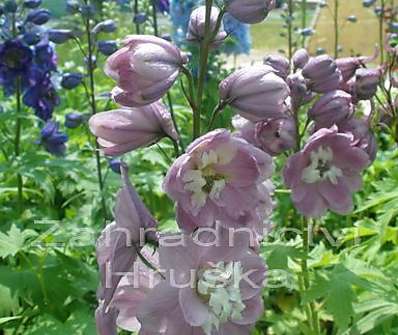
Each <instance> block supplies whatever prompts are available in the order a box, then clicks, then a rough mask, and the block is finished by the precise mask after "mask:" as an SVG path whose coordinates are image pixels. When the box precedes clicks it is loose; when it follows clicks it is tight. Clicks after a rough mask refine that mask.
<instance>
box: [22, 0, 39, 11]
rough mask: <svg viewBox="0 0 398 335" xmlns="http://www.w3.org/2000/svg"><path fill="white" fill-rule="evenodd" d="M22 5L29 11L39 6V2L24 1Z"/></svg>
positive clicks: (35, 0) (37, 0) (32, 0)
mask: <svg viewBox="0 0 398 335" xmlns="http://www.w3.org/2000/svg"><path fill="white" fill-rule="evenodd" d="M23 5H24V6H25V7H26V8H30V9H33V8H37V7H39V6H40V5H41V0H24V2H23Z"/></svg>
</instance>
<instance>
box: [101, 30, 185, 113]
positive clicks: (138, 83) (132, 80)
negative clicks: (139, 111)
mask: <svg viewBox="0 0 398 335" xmlns="http://www.w3.org/2000/svg"><path fill="white" fill-rule="evenodd" d="M187 61H188V60H187V57H186V56H185V55H184V54H183V53H182V52H181V51H180V50H179V49H178V48H177V47H175V46H174V45H173V44H171V43H170V42H168V41H165V40H163V39H161V38H159V37H155V36H145V35H132V36H130V37H127V38H126V39H125V41H124V47H123V48H121V49H120V50H118V51H117V52H116V53H115V54H113V55H112V56H111V57H109V58H108V60H107V63H106V66H105V73H106V74H107V75H108V76H110V77H111V78H112V79H114V80H115V81H116V82H117V85H118V86H117V87H116V88H115V89H114V90H113V92H112V94H113V97H114V99H115V101H116V102H117V103H119V104H121V105H123V106H129V107H139V106H145V105H148V104H151V103H153V102H155V101H157V100H159V99H160V98H162V97H163V96H164V95H165V94H166V92H167V91H168V90H169V89H170V87H171V86H172V85H173V84H174V82H175V81H176V80H177V78H178V76H179V74H180V72H181V70H182V66H183V65H184V64H185V63H186V62H187Z"/></svg>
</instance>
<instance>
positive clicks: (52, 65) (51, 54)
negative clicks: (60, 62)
mask: <svg viewBox="0 0 398 335" xmlns="http://www.w3.org/2000/svg"><path fill="white" fill-rule="evenodd" d="M34 53H35V54H34V55H35V56H34V61H35V65H36V67H37V68H39V69H40V70H41V71H43V72H52V71H56V70H57V54H56V53H55V50H54V47H53V46H52V45H51V44H50V43H49V42H48V41H46V40H42V41H41V42H40V43H39V44H37V45H36V46H35V49H34Z"/></svg>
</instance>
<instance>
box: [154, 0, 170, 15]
mask: <svg viewBox="0 0 398 335" xmlns="http://www.w3.org/2000/svg"><path fill="white" fill-rule="evenodd" d="M156 7H157V10H158V11H159V12H161V13H169V12H170V1H169V0H156Z"/></svg>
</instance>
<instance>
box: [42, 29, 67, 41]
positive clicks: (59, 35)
mask: <svg viewBox="0 0 398 335" xmlns="http://www.w3.org/2000/svg"><path fill="white" fill-rule="evenodd" d="M71 38H73V32H72V31H71V30H69V29H49V30H48V39H49V40H50V41H51V42H53V43H55V44H62V43H65V42H66V41H68V40H70V39H71Z"/></svg>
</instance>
